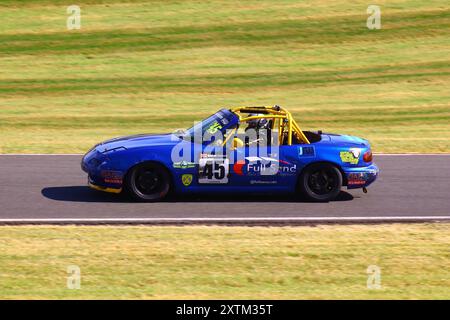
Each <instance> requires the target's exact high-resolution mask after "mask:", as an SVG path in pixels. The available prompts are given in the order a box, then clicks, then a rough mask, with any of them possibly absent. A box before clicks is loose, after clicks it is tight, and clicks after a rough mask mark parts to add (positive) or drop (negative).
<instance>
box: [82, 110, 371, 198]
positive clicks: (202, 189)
mask: <svg viewBox="0 0 450 320" xmlns="http://www.w3.org/2000/svg"><path fill="white" fill-rule="evenodd" d="M81 167H82V169H83V170H84V171H85V172H87V173H88V184H89V186H90V187H92V188H94V189H97V190H102V191H106V192H113V193H121V192H124V193H127V194H128V195H130V196H131V197H133V198H134V199H136V200H138V201H158V200H161V199H163V198H164V197H166V196H167V195H168V194H169V193H171V192H173V193H183V194H186V193H237V194H242V193H275V192H280V193H291V194H293V195H295V194H301V195H303V196H304V197H306V198H307V199H309V200H312V201H320V202H322V201H330V200H333V199H334V198H335V197H336V196H337V195H338V194H339V192H340V191H341V188H342V187H343V186H346V187H347V188H348V189H354V188H363V190H364V192H366V187H367V186H369V185H370V184H371V183H372V182H374V181H375V179H376V178H377V176H378V173H379V169H378V167H377V166H376V165H375V164H374V163H373V162H372V152H371V149H370V145H369V142H368V141H367V140H364V139H361V138H357V137H353V136H348V135H339V134H331V133H322V132H321V131H318V132H312V131H302V130H300V127H299V126H298V124H297V123H296V122H295V121H294V119H293V118H292V116H291V114H290V113H289V112H288V111H287V110H286V109H284V108H282V107H279V106H274V107H272V106H270V107H237V108H232V109H222V110H220V111H218V112H216V113H215V114H213V115H211V116H210V117H208V118H207V119H205V120H203V121H201V122H199V123H197V124H195V125H194V126H193V127H192V128H190V129H188V130H186V131H183V130H179V131H177V132H175V133H172V134H163V135H147V134H143V135H134V136H128V137H121V138H115V139H112V140H108V141H105V142H102V143H100V144H97V145H96V146H94V147H93V148H92V149H91V150H89V151H88V152H87V153H86V154H85V155H84V157H83V160H82V163H81Z"/></svg>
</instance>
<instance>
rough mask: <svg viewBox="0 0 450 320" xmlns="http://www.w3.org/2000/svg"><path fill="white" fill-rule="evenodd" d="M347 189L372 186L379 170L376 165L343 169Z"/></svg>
mask: <svg viewBox="0 0 450 320" xmlns="http://www.w3.org/2000/svg"><path fill="white" fill-rule="evenodd" d="M344 173H345V176H346V180H347V189H357V188H365V187H368V186H369V185H370V184H372V183H373V182H374V181H375V180H376V179H377V177H378V175H379V173H380V169H379V168H378V166H377V165H376V164H374V163H373V164H371V165H370V166H367V167H355V168H345V169H344Z"/></svg>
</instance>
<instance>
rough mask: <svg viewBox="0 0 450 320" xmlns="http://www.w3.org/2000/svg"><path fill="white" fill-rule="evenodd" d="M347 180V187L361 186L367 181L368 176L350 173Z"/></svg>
mask: <svg viewBox="0 0 450 320" xmlns="http://www.w3.org/2000/svg"><path fill="white" fill-rule="evenodd" d="M347 180H348V185H349V186H362V185H365V184H366V182H367V180H369V176H368V174H367V173H364V172H358V173H350V174H349V175H348V176H347Z"/></svg>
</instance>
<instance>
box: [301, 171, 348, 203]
mask: <svg viewBox="0 0 450 320" xmlns="http://www.w3.org/2000/svg"><path fill="white" fill-rule="evenodd" d="M341 187H342V174H341V172H340V171H339V169H338V168H337V167H336V166H334V165H332V164H330V163H316V164H312V165H310V166H309V167H307V168H305V170H303V172H302V174H301V175H300V178H299V189H300V192H301V193H302V194H303V195H304V196H305V197H306V198H307V199H308V200H311V201H316V202H326V201H331V200H334V199H335V198H336V197H337V195H338V194H339V193H340V191H341Z"/></svg>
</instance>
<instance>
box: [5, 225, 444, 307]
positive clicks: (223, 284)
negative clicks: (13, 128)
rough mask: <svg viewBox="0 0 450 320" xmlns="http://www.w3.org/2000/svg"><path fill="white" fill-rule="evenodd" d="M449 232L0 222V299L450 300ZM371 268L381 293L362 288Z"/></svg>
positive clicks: (409, 227) (415, 228)
mask: <svg viewBox="0 0 450 320" xmlns="http://www.w3.org/2000/svg"><path fill="white" fill-rule="evenodd" d="M449 235H450V224H445V223H443V224H409V225H408V224H396V225H349V226H319V227H273V228H262V227H236V228H230V227H144V226H142V227H131V226H129V227H125V226H124V227H112V226H110V227H106V226H101V227H80V226H77V227H74V226H66V227H51V226H28V227H17V226H16V227H14V226H3V227H0V252H1V253H2V254H1V255H0V266H1V270H0V298H2V299H57V298H58V299H59V298H65V299H87V298H91V299H92V298H94V299H107V298H120V299H134V298H139V299H141V298H145V299H449V298H450V295H449V291H448V287H449V286H450V273H449V269H448V265H449V263H450V254H449V251H448V248H449V245H450V237H449ZM69 265H77V266H79V267H80V269H81V289H79V290H71V289H68V288H67V285H66V283H67V277H68V274H67V267H68V266H69ZM369 265H376V266H378V267H379V268H380V269H381V289H368V288H367V278H368V275H367V273H366V270H367V267H368V266H369Z"/></svg>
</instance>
